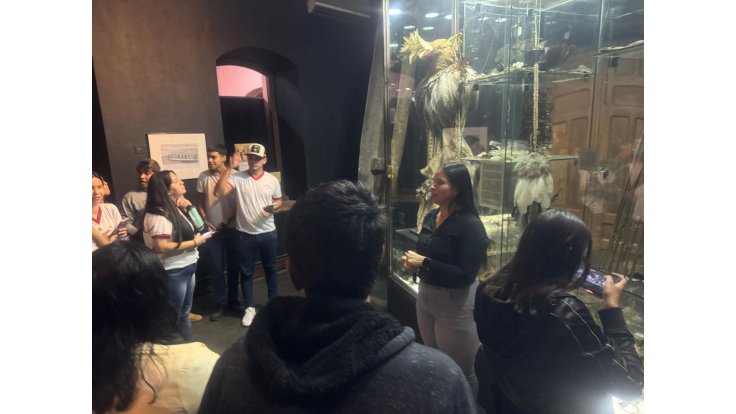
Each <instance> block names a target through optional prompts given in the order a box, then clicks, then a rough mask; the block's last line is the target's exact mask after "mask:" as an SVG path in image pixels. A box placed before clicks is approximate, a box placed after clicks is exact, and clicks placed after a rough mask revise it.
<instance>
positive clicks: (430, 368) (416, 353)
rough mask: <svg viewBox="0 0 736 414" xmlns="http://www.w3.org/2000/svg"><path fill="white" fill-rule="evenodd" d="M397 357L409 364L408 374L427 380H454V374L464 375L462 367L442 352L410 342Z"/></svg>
mask: <svg viewBox="0 0 736 414" xmlns="http://www.w3.org/2000/svg"><path fill="white" fill-rule="evenodd" d="M397 357H398V358H399V359H400V360H402V361H403V364H406V365H407V366H411V368H409V369H408V370H407V373H408V375H411V376H414V377H415V378H418V379H421V378H425V380H426V381H428V382H443V381H454V380H455V379H454V377H455V376H460V377H464V374H463V371H462V369H461V368H460V367H459V366H458V365H457V363H456V362H455V361H454V360H453V359H452V358H450V357H449V356H448V355H447V354H445V353H444V352H442V351H440V350H438V349H435V348H431V347H429V346H426V345H422V344H419V343H416V342H412V343H411V344H409V345H408V346H407V347H406V348H404V349H403V350H402V352H400V353H399V354H397Z"/></svg>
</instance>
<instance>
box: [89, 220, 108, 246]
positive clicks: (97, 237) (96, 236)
mask: <svg viewBox="0 0 736 414" xmlns="http://www.w3.org/2000/svg"><path fill="white" fill-rule="evenodd" d="M92 241H93V242H95V244H96V245H97V247H102V246H105V245H107V244H110V243H112V241H111V240H110V239H109V238H108V237H107V236H106V235H105V234H104V233H102V232H101V231H100V229H99V228H98V227H97V226H95V225H94V224H93V225H92Z"/></svg>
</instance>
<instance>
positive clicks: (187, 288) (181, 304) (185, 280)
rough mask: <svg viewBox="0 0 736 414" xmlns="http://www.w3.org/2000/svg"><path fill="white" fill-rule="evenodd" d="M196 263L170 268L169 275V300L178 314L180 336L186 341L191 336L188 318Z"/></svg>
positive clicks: (189, 339) (192, 295) (190, 324)
mask: <svg viewBox="0 0 736 414" xmlns="http://www.w3.org/2000/svg"><path fill="white" fill-rule="evenodd" d="M196 270H197V264H196V263H192V264H190V265H189V266H185V267H182V268H179V269H170V270H167V271H166V273H167V274H168V275H169V300H170V301H171V303H172V304H173V305H174V309H176V313H177V314H178V319H179V320H178V325H179V332H180V333H181V336H183V337H184V339H186V340H187V341H191V340H192V339H193V338H192V321H191V320H189V311H190V310H192V298H193V297H194V282H195V279H194V272H195V271H196Z"/></svg>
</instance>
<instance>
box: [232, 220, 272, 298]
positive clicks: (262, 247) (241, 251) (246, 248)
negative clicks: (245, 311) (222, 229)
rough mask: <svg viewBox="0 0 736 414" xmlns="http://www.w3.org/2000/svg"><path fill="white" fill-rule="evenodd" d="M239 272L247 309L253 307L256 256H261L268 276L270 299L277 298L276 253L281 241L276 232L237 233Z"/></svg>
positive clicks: (267, 283)
mask: <svg viewBox="0 0 736 414" xmlns="http://www.w3.org/2000/svg"><path fill="white" fill-rule="evenodd" d="M236 237H237V246H238V247H237V255H238V270H239V271H240V288H241V289H242V291H243V302H245V306H246V307H252V306H253V272H254V271H255V268H256V254H258V253H260V255H261V264H262V265H263V271H264V273H265V274H266V285H267V286H268V298H269V299H271V298H272V297H274V296H276V253H277V251H278V247H279V239H278V236H277V234H276V230H274V231H272V232H268V233H261V234H248V233H244V232H242V231H237V236H236Z"/></svg>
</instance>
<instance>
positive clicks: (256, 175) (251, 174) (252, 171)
mask: <svg viewBox="0 0 736 414" xmlns="http://www.w3.org/2000/svg"><path fill="white" fill-rule="evenodd" d="M248 174H250V176H251V177H259V176H261V174H263V168H259V169H257V170H255V171H254V170H248Z"/></svg>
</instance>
